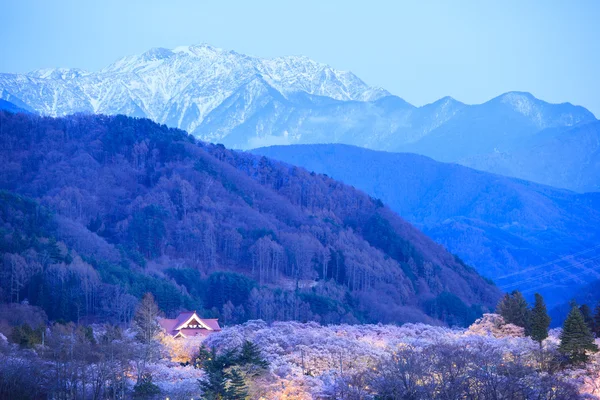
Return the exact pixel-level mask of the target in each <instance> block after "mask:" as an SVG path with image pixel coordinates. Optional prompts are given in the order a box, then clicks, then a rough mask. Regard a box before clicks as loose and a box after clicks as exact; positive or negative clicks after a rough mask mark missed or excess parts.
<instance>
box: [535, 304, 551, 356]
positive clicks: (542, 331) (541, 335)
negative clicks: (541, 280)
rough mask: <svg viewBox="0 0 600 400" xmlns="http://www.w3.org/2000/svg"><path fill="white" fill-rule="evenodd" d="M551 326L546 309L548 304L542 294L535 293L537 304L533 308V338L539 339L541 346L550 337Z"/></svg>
mask: <svg viewBox="0 0 600 400" xmlns="http://www.w3.org/2000/svg"><path fill="white" fill-rule="evenodd" d="M549 327H550V317H549V316H548V312H547V310H546V304H545V303H544V298H543V297H542V295H541V294H539V293H536V294H535V304H534V306H533V310H531V338H532V339H533V340H535V341H537V342H538V343H539V344H540V346H541V345H542V342H543V341H544V339H546V338H547V337H548V328H549Z"/></svg>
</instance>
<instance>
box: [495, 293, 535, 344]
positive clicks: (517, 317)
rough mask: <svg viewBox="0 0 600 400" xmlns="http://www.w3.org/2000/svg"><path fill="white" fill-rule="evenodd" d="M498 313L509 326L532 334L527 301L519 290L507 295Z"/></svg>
mask: <svg viewBox="0 0 600 400" xmlns="http://www.w3.org/2000/svg"><path fill="white" fill-rule="evenodd" d="M496 312H497V313H498V314H500V315H502V317H503V318H504V321H506V322H507V323H509V324H514V325H517V326H520V327H523V328H525V334H526V335H529V334H530V310H529V305H528V304H527V300H525V298H524V297H523V295H522V294H521V292H519V291H518V290H515V291H513V292H512V293H511V294H508V293H507V294H505V295H504V297H503V298H502V300H500V302H499V303H498V306H497V308H496Z"/></svg>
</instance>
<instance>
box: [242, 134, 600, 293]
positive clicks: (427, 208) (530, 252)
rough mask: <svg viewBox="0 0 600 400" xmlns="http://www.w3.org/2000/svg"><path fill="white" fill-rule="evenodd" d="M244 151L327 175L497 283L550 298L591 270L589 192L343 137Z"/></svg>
mask: <svg viewBox="0 0 600 400" xmlns="http://www.w3.org/2000/svg"><path fill="white" fill-rule="evenodd" d="M253 153H255V154H261V155H265V156H267V157H271V158H274V159H278V160H281V161H285V162H288V163H290V164H294V165H299V166H303V167H304V168H306V169H308V170H310V171H315V172H318V173H326V174H327V175H329V176H331V177H332V178H334V179H339V180H341V181H342V182H344V183H346V184H350V185H353V186H355V187H356V188H358V189H360V190H364V191H365V192H366V193H368V194H370V195H371V196H373V197H376V198H379V199H381V200H382V201H383V202H384V203H385V204H387V205H389V206H390V208H391V209H393V210H394V211H396V212H397V213H398V214H399V215H400V216H402V217H403V218H405V219H407V220H408V221H410V222H412V223H413V224H415V225H417V226H418V227H419V228H421V229H422V230H423V231H424V232H425V233H426V234H428V235H429V236H430V237H431V238H433V239H434V240H435V241H437V242H438V243H441V244H443V245H444V246H446V247H447V248H448V249H449V250H450V251H451V252H453V253H455V254H458V255H459V256H460V257H461V258H462V259H463V260H465V262H467V263H468V264H469V265H472V266H474V267H475V268H476V269H477V270H478V271H479V272H480V273H481V274H483V275H484V276H487V277H490V278H492V279H493V280H494V281H495V282H496V283H497V284H498V285H499V286H500V287H501V288H503V289H505V290H513V289H515V288H518V289H520V290H522V291H524V292H525V293H526V294H528V295H530V296H531V295H533V292H534V291H540V292H541V293H543V294H544V296H545V297H546V299H547V301H548V302H549V303H550V304H556V303H557V302H563V301H566V300H568V299H569V296H571V295H572V294H573V290H575V288H577V287H579V285H582V284H585V283H586V282H588V281H590V280H593V279H598V277H599V275H600V268H598V265H599V264H598V262H597V259H598V257H600V248H598V246H597V244H598V240H599V239H600V229H599V228H598V226H600V211H599V210H600V195H598V194H595V193H590V194H577V193H573V192H570V191H567V190H561V189H555V188H551V187H548V186H543V185H539V184H535V183H531V182H527V181H522V180H518V179H514V178H507V177H503V176H499V175H494V174H490V173H485V172H480V171H476V170H472V169H470V168H466V167H463V166H460V165H456V164H445V163H439V162H436V161H434V160H432V159H429V158H427V157H423V156H419V155H415V154H406V153H386V152H376V151H371V150H367V149H361V148H357V147H352V146H345V145H304V146H273V147H268V148H261V149H256V150H254V151H253ZM563 256H566V257H565V258H563Z"/></svg>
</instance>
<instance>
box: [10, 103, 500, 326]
mask: <svg viewBox="0 0 600 400" xmlns="http://www.w3.org/2000/svg"><path fill="white" fill-rule="evenodd" d="M0 123H1V124H2V126H3V129H2V136H1V138H0V142H1V144H2V146H0V148H2V152H1V153H0V155H1V157H2V163H0V165H1V167H0V169H1V172H2V173H1V174H0V189H4V190H8V191H10V192H11V193H15V194H18V195H20V196H28V197H30V198H33V199H35V200H36V201H39V202H40V203H41V204H42V205H43V206H45V207H47V208H49V209H50V210H52V211H54V212H55V213H56V221H55V223H56V224H58V228H57V229H56V235H57V239H58V240H59V241H61V242H64V244H62V245H64V246H67V247H68V248H69V249H70V250H69V252H68V254H70V257H71V258H76V257H77V255H78V254H79V255H81V256H82V257H84V258H85V260H86V262H88V263H92V265H93V266H94V269H95V270H97V271H99V273H100V275H101V277H102V279H103V282H104V283H106V284H108V283H110V284H119V285H123V286H124V287H125V288H129V289H128V290H134V289H135V288H136V287H138V286H136V285H137V283H136V282H137V281H139V280H142V282H146V280H147V279H150V278H153V279H160V278H162V279H163V280H166V282H170V283H169V284H171V285H175V287H176V288H177V290H179V291H181V292H182V293H186V294H189V295H190V296H192V300H194V301H200V302H203V304H202V305H201V306H202V307H205V308H206V309H208V310H212V309H214V310H213V312H214V313H221V312H222V313H227V314H228V315H229V314H231V309H230V308H231V307H237V308H236V310H238V308H240V307H241V310H239V312H238V311H236V313H238V314H239V315H242V316H245V318H264V319H268V320H272V319H316V320H321V321H331V322H333V321H344V320H345V321H357V320H364V321H396V322H403V321H410V320H413V321H415V320H421V321H425V320H429V321H431V320H432V319H431V317H433V318H437V317H440V318H441V317H443V318H444V320H445V321H446V322H448V323H460V324H464V323H466V322H467V320H469V319H471V318H472V316H473V315H474V314H475V313H477V311H478V310H481V308H480V307H482V306H483V307H484V308H489V307H492V306H493V305H494V304H495V301H496V300H497V298H498V296H499V291H498V289H496V288H495V287H494V286H492V285H490V284H489V283H487V282H486V281H485V280H484V279H483V278H481V277H480V276H479V275H478V274H477V273H476V272H475V271H474V270H473V269H472V268H470V267H467V266H466V265H464V264H463V263H462V262H461V261H460V260H458V259H456V258H455V257H454V256H452V255H451V254H450V253H448V252H446V251H445V250H444V249H443V248H442V247H441V246H440V245H438V244H436V243H434V242H433V241H432V240H431V239H429V238H428V237H426V236H425V235H424V234H422V233H421V232H420V231H418V230H417V229H415V228H414V227H413V226H411V225H410V224H409V223H407V222H406V221H404V220H402V219H401V218H399V217H398V216H397V215H396V214H394V213H393V212H392V211H391V210H390V209H388V208H386V207H384V206H383V205H382V204H381V203H380V202H378V201H376V200H374V199H372V198H370V197H369V196H367V195H366V194H364V193H362V192H360V191H358V190H356V189H354V188H351V187H349V186H346V185H343V184H341V183H339V182H337V181H334V180H333V179H331V178H328V177H325V176H322V175H319V176H317V175H314V174H310V173H308V172H307V171H305V170H303V169H301V168H297V167H290V166H288V165H286V164H283V163H279V162H275V161H272V160H269V159H267V158H265V157H258V156H253V155H250V154H246V153H238V152H234V151H230V150H227V149H226V148H224V147H223V146H222V145H207V144H204V143H201V142H198V143H197V142H196V141H195V140H194V139H193V138H192V137H191V136H188V135H187V134H186V133H185V132H183V131H180V130H176V129H169V128H167V127H165V126H160V125H157V124H155V123H153V122H151V121H149V120H146V119H132V118H127V117H123V116H117V117H106V116H81V115H79V116H72V117H68V118H63V119H50V118H40V117H35V116H26V115H23V114H16V115H12V114H6V113H0ZM10 214H11V215H17V214H18V213H14V212H13V213H10ZM27 226H28V225H27ZM23 229H25V228H23ZM25 236H26V237H27V235H25ZM13 237H14V235H13ZM62 245H61V246H62ZM10 246H12V247H11V248H13V249H14V248H16V249H22V247H20V246H17V244H15V243H13V244H12V245H10ZM15 246H16V247H15ZM14 251H16V250H13V252H14ZM28 252H29V250H23V249H22V250H20V251H17V254H16V255H15V257H17V256H19V257H26V254H28ZM63 253H64V252H63ZM65 257H66V256H65ZM45 262H46V263H48V262H49V261H48V260H47V259H46V261H45ZM64 262H65V263H66V264H67V265H66V266H65V267H64V268H67V269H69V268H70V267H69V265H68V262H67V261H64ZM219 271H229V272H231V273H237V274H242V275H243V276H246V277H247V279H250V281H248V283H243V282H246V281H244V280H243V279H242V278H235V279H234V280H233V282H238V283H237V284H236V285H238V286H240V285H241V286H240V289H239V291H238V290H234V289H233V288H232V287H231V286H227V287H226V288H221V289H219V290H220V291H217V292H216V293H220V294H219V295H218V296H217V297H214V296H213V295H211V296H209V297H207V298H204V299H203V298H202V297H198V296H200V294H201V293H213V291H214V290H217V289H210V288H212V286H209V289H206V288H205V287H204V286H202V285H204V284H203V283H202V282H201V281H200V278H203V279H204V278H207V279H208V282H209V283H208V284H212V285H213V286H214V285H217V286H218V285H220V284H225V283H219V282H229V280H226V279H225V278H214V279H213V278H211V277H212V276H214V274H215V273H217V272H219ZM5 272H6V270H5ZM7 273H8V272H7ZM130 274H139V275H140V278H136V279H134V278H130V280H129V281H127V280H125V277H128V276H130ZM33 276H35V275H33ZM33 276H30V278H31V279H32V282H38V280H36V279H37V278H36V279H34V278H33ZM141 276H143V277H145V278H143V279H142V278H141ZM194 277H195V278H194ZM47 279H50V280H51V279H54V278H53V277H52V275H51V276H49V277H47ZM227 279H229V278H227ZM231 279H233V278H231ZM124 280H125V282H130V283H128V284H126V283H124ZM9 281H10V280H8V281H5V282H9ZM52 282H53V281H52ZM160 282H163V281H160ZM211 282H212V283H211ZM239 282H242V283H243V284H242V283H239ZM156 284H158V283H154V284H153V285H156ZM161 284H162V283H161ZM28 285H29V283H28ZM129 285H131V286H129ZM253 287H254V288H255V289H254V290H250V289H252V288H253ZM135 290H137V291H138V292H139V291H140V290H141V289H139V288H137V289H135ZM165 290H166V289H165ZM169 290H174V289H169ZM21 292H23V293H21ZM138 292H135V293H138ZM238 292H239V293H241V294H240V295H238ZM4 293H12V297H13V298H14V296H15V295H17V297H18V293H17V294H15V293H13V292H12V291H8V292H4ZM19 293H21V295H22V296H23V295H25V294H26V290H25V289H23V290H21V291H20V292H19ZM34 293H37V291H35V290H34ZM198 293H200V294H198ZM243 293H245V295H243ZM449 293H452V294H451V295H449ZM21 298H22V297H21ZM164 298H165V296H163V299H164ZM168 298H169V297H167V300H163V303H162V304H161V305H162V306H163V307H166V309H167V310H168V311H169V312H175V311H176V310H177V308H178V307H182V305H181V304H180V303H177V302H175V303H173V302H171V303H169V300H168ZM227 301H231V303H233V304H232V305H231V307H230V308H228V307H229V305H227ZM448 301H450V302H451V303H452V305H450V304H448ZM231 303H230V304H231ZM225 306H227V307H225ZM448 307H453V309H452V310H454V311H452V310H449V309H448ZM227 310H229V311H227ZM456 310H459V311H456ZM426 312H427V313H428V314H429V316H428V315H426ZM265 313H266V314H265ZM282 313H283V314H282ZM448 316H449V317H448Z"/></svg>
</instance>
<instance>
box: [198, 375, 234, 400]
mask: <svg viewBox="0 0 600 400" xmlns="http://www.w3.org/2000/svg"><path fill="white" fill-rule="evenodd" d="M199 383H200V388H201V389H202V398H203V399H206V400H221V399H228V398H229V397H228V390H227V379H226V375H225V373H224V372H223V370H219V369H214V370H207V371H206V378H205V379H204V380H201V381H199Z"/></svg>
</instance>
